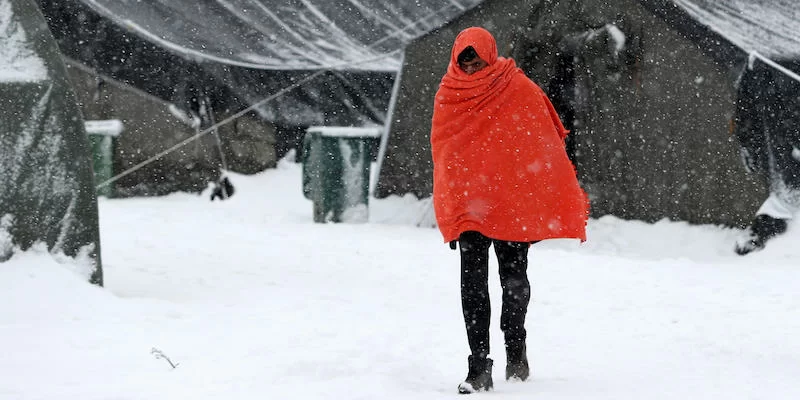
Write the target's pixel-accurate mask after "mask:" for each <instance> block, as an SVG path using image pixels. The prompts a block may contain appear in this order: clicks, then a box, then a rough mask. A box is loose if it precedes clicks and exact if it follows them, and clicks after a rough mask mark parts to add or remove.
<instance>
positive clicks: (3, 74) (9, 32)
mask: <svg viewBox="0 0 800 400" xmlns="http://www.w3.org/2000/svg"><path fill="white" fill-rule="evenodd" d="M0 33H2V34H0V82H38V81H43V80H45V79H47V68H46V67H45V64H44V61H43V60H42V59H41V58H39V57H38V56H37V55H36V53H35V52H34V51H33V49H30V48H28V47H27V44H26V43H27V42H28V39H27V34H26V33H25V31H24V30H23V28H22V26H21V25H20V24H19V22H18V21H17V20H16V18H15V17H14V13H13V9H12V7H11V2H10V1H9V0H0Z"/></svg>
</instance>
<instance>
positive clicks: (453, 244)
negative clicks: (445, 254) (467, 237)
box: [450, 240, 458, 250]
mask: <svg viewBox="0 0 800 400" xmlns="http://www.w3.org/2000/svg"><path fill="white" fill-rule="evenodd" d="M457 245H458V240H451V241H450V250H455V249H456V247H457Z"/></svg>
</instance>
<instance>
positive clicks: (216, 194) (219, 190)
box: [211, 176, 235, 201]
mask: <svg viewBox="0 0 800 400" xmlns="http://www.w3.org/2000/svg"><path fill="white" fill-rule="evenodd" d="M234 192H235V189H234V187H233V184H232V183H231V180H230V179H228V177H227V176H224V177H222V179H220V180H218V181H217V182H215V183H214V190H212V191H211V201H214V199H216V198H219V199H220V200H227V199H228V198H230V197H231V196H233V193H234Z"/></svg>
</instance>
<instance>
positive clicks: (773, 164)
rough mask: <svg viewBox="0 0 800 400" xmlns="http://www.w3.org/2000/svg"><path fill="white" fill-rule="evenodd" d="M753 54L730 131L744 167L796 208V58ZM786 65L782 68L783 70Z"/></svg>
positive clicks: (799, 124) (799, 170)
mask: <svg viewBox="0 0 800 400" xmlns="http://www.w3.org/2000/svg"><path fill="white" fill-rule="evenodd" d="M783 64H784V65H783V66H781V65H778V66H775V65H772V64H771V63H768V62H765V61H764V60H762V59H760V58H757V57H754V58H752V60H751V63H750V65H749V67H748V68H747V69H746V70H745V71H744V73H743V75H742V77H741V80H740V82H739V93H738V99H737V104H736V116H735V120H734V124H735V125H734V133H735V135H736V137H737V139H738V140H739V143H740V144H741V145H742V158H743V161H744V163H745V165H747V167H748V168H749V169H750V170H752V171H753V172H755V173H757V174H758V176H760V177H761V178H763V179H764V181H765V182H766V183H767V184H768V186H769V188H770V192H771V193H774V194H775V195H777V196H778V197H779V198H780V199H781V200H782V201H783V202H784V203H786V204H787V205H792V206H794V207H795V208H798V209H800V80H798V78H800V77H798V76H797V74H793V73H792V72H791V71H792V70H794V71H800V62H797V61H795V62H784V63H783ZM786 67H788V68H787V69H788V70H787V69H784V68H786Z"/></svg>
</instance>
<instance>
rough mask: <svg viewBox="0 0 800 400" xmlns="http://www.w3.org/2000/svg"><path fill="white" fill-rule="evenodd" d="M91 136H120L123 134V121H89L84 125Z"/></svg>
mask: <svg viewBox="0 0 800 400" xmlns="http://www.w3.org/2000/svg"><path fill="white" fill-rule="evenodd" d="M83 125H84V127H85V129H86V133H87V134H89V135H101V136H119V134H120V133H122V130H123V125H122V121H120V120H118V119H99V120H89V121H84V123H83Z"/></svg>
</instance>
